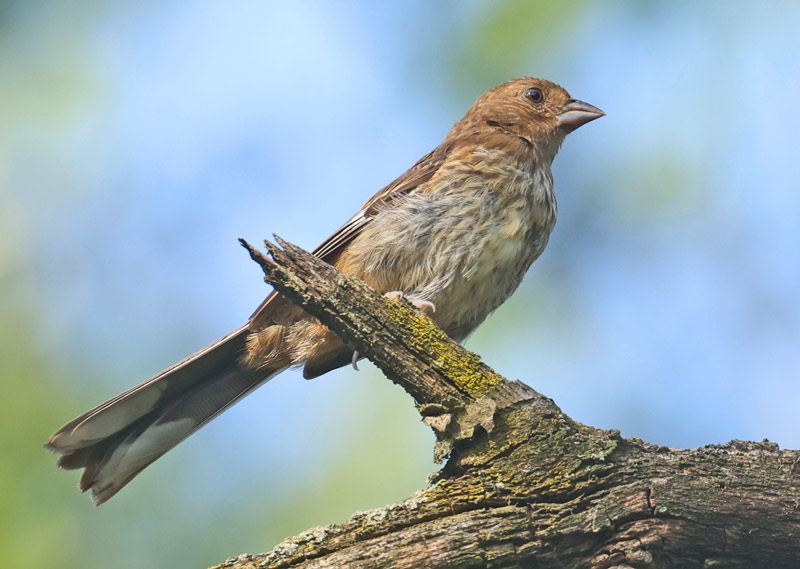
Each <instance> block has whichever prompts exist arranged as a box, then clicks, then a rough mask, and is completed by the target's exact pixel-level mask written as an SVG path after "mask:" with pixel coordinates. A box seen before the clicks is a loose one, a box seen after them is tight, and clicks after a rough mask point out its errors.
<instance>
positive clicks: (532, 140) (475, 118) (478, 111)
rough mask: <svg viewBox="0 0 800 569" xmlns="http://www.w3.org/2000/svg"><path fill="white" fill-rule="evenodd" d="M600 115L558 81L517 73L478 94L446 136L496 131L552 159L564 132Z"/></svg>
mask: <svg viewBox="0 0 800 569" xmlns="http://www.w3.org/2000/svg"><path fill="white" fill-rule="evenodd" d="M604 115H605V113H604V112H603V111H601V110H600V109H598V108H597V107H595V106H593V105H590V104H589V103H585V102H583V101H579V100H578V99H573V98H572V97H571V96H570V94H569V93H568V92H567V91H566V89H564V88H563V87H561V86H560V85H556V84H555V83H552V82H550V81H547V80H545V79H537V78H535V77H520V78H518V79H512V80H511V81H508V82H506V83H503V84H502V85H498V86H497V87H495V88H493V89H490V90H488V91H486V92H485V93H484V94H483V95H481V96H480V97H479V98H478V100H477V101H475V103H474V104H473V105H472V107H470V109H469V110H468V111H467V114H466V115H464V118H462V119H461V120H460V121H458V122H457V123H456V124H455V125H454V126H453V129H452V130H451V131H450V135H449V136H453V135H454V134H459V133H461V134H463V133H465V131H466V132H474V133H478V132H498V131H499V132H503V133H506V134H508V135H511V136H517V137H519V138H521V139H523V140H525V141H527V142H528V143H529V144H531V145H532V146H533V147H535V148H536V150H537V152H538V153H539V154H540V155H542V156H543V157H545V158H546V159H549V160H552V159H553V157H555V154H556V152H557V151H558V148H559V147H560V146H561V143H562V142H563V140H564V137H565V136H566V135H567V134H569V133H570V132H572V131H573V130H575V129H577V128H578V127H580V126H582V125H584V124H586V123H588V122H590V121H593V120H594V119H598V118H600V117H602V116H604Z"/></svg>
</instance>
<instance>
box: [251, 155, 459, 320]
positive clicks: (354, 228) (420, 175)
mask: <svg viewBox="0 0 800 569" xmlns="http://www.w3.org/2000/svg"><path fill="white" fill-rule="evenodd" d="M451 148H452V144H450V143H447V144H444V143H443V144H441V145H439V146H437V147H436V148H435V149H434V150H432V151H431V152H429V153H428V154H426V155H425V156H423V157H422V158H420V159H419V160H418V161H417V162H416V163H415V164H414V165H413V166H411V168H409V169H408V170H406V172H405V173H404V174H403V175H402V176H400V177H399V178H397V179H396V180H395V181H394V182H392V183H391V184H389V185H388V186H386V187H384V188H382V189H381V190H380V191H379V192H378V193H376V194H375V195H374V196H372V197H371V198H370V199H369V200H368V201H367V202H366V203H365V204H364V205H363V206H361V209H360V210H358V213H356V214H355V215H354V216H353V217H351V218H350V219H349V220H348V221H347V223H345V224H344V225H342V226H341V227H340V228H339V229H337V230H336V231H335V232H334V233H333V235H331V236H330V237H328V238H327V239H326V240H325V241H323V242H322V243H321V244H320V246H319V247H317V248H316V249H314V251H312V253H313V254H314V255H316V256H317V257H319V258H320V259H322V260H323V261H325V262H327V263H334V262H335V260H336V257H338V255H339V253H340V252H341V251H342V249H343V248H344V247H345V246H347V244H348V243H350V242H351V241H352V240H353V239H355V238H356V237H357V236H358V235H359V234H360V233H361V232H362V231H363V230H364V227H366V226H367V225H368V224H369V223H370V221H371V220H372V218H373V217H374V216H375V214H376V213H377V212H378V211H379V208H378V207H377V206H379V205H380V206H385V205H389V204H391V203H392V201H394V200H395V199H397V198H398V197H399V196H403V195H406V194H408V193H409V192H412V191H414V190H415V189H416V188H418V187H419V186H421V185H422V184H424V183H425V182H427V181H428V180H430V179H431V178H432V177H433V175H434V174H435V173H436V172H437V171H438V170H439V168H440V167H441V165H442V164H443V163H444V161H445V159H446V158H447V156H448V154H449V153H450V149H451ZM277 298H279V296H278V294H277V293H276V292H273V293H272V294H270V295H269V296H268V297H267V298H266V299H265V300H264V302H262V303H261V305H260V306H259V307H258V308H257V309H256V311H255V312H254V313H253V315H252V316H251V317H250V322H257V323H259V324H261V323H264V322H265V320H267V319H268V318H269V315H270V311H271V309H272V307H273V306H274V305H275V303H276V302H277V301H276V299H277Z"/></svg>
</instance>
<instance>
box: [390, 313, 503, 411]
mask: <svg viewBox="0 0 800 569" xmlns="http://www.w3.org/2000/svg"><path fill="white" fill-rule="evenodd" d="M389 317H390V318H391V319H392V321H393V322H394V323H395V324H398V325H399V326H401V327H403V328H404V329H406V330H407V331H408V333H409V334H408V340H409V343H410V344H411V345H412V346H414V347H416V348H418V349H419V350H420V351H425V352H428V353H429V354H431V355H432V356H433V362H432V366H433V367H434V368H435V369H436V370H437V371H438V372H439V373H441V374H442V375H444V376H445V377H447V378H449V379H450V380H451V381H452V382H453V383H454V384H455V385H456V387H458V388H459V389H460V390H461V391H463V392H464V393H466V394H467V395H470V396H471V397H480V396H481V395H485V394H487V393H488V392H489V391H491V390H492V389H494V388H495V387H497V386H498V385H500V383H501V382H502V381H503V377H502V376H501V375H500V374H498V373H495V372H494V371H492V370H491V368H489V367H488V366H485V365H483V363H482V362H481V359H480V357H479V356H478V355H477V354H474V353H472V352H469V351H467V350H465V349H464V348H462V347H461V346H459V345H457V344H455V343H453V341H452V340H451V339H450V338H448V337H447V335H446V334H445V333H444V332H442V331H441V330H440V329H439V328H437V327H436V325H435V324H434V323H433V321H431V319H430V318H428V317H426V316H424V315H423V314H421V313H419V312H416V311H414V310H411V309H409V308H406V307H403V308H402V309H399V310H397V309H396V310H391V311H390V312H389Z"/></svg>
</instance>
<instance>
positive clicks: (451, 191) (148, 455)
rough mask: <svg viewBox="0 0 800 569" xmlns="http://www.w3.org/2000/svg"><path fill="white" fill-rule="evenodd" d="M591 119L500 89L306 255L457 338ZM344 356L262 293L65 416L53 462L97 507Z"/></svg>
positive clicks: (332, 341) (471, 323) (578, 110)
mask: <svg viewBox="0 0 800 569" xmlns="http://www.w3.org/2000/svg"><path fill="white" fill-rule="evenodd" d="M602 115H603V112H602V111H600V110H599V109H597V108H595V107H593V106H591V105H589V104H587V103H583V102H581V101H577V100H574V99H571V98H570V96H569V94H568V93H567V92H566V91H565V90H564V89H563V88H561V87H559V86H558V85H556V84H554V83H551V82H549V81H545V80H542V79H534V78H529V77H525V78H520V79H514V80H512V81H509V82H507V83H503V84H502V85H499V86H497V87H495V88H494V89H491V90H489V91H487V92H486V93H484V94H483V95H482V96H481V97H480V98H479V99H478V100H477V101H476V102H475V103H474V104H473V105H472V107H471V108H470V109H469V111H468V112H467V114H466V115H465V116H464V117H463V118H462V119H461V120H459V121H458V122H456V123H455V125H454V126H453V128H452V129H451V130H450V132H449V133H448V135H447V137H446V138H445V139H444V141H443V142H442V143H441V144H440V145H439V146H438V147H437V148H436V149H434V150H433V151H432V152H430V153H429V154H427V155H426V156H424V157H423V158H422V159H420V160H419V161H418V162H417V163H416V164H414V165H413V166H412V167H411V168H410V169H409V170H408V171H407V172H406V173H405V174H403V175H402V176H400V177H399V178H398V179H397V180H395V181H394V182H392V183H391V184H389V185H388V186H386V187H385V188H383V189H382V190H381V191H379V192H378V193H377V194H375V196H374V197H372V198H371V199H370V200H369V201H367V203H365V204H364V206H363V207H362V208H361V209H360V210H359V211H358V213H356V215H354V216H353V217H352V218H351V219H350V220H349V221H348V222H347V223H345V225H343V226H342V227H341V228H340V229H339V230H338V231H336V233H334V234H333V235H332V236H331V237H330V238H329V239H327V240H326V241H325V242H324V243H322V245H320V246H319V247H318V248H317V249H316V250H315V251H314V253H315V254H316V255H317V256H319V257H320V258H322V259H323V260H325V261H327V262H328V263H331V264H332V265H334V266H336V267H338V268H339V269H341V270H342V271H344V272H345V273H348V274H351V275H354V276H357V277H359V278H361V279H363V280H364V281H366V282H367V283H368V284H370V285H371V286H372V287H374V288H375V289H376V290H378V291H379V292H383V293H392V292H394V291H401V292H402V293H403V294H405V295H406V296H407V297H408V298H409V299H411V300H412V302H414V303H415V304H417V305H419V306H421V307H422V306H424V307H426V308H427V309H428V312H431V313H432V317H433V319H434V320H435V321H436V323H437V324H438V325H439V326H440V327H441V328H442V329H443V330H444V331H445V332H446V333H447V334H449V335H450V336H451V337H452V338H453V339H455V340H457V341H463V340H464V339H465V338H466V337H467V336H468V335H469V334H470V333H471V332H472V331H473V330H474V329H475V328H476V327H477V326H478V325H479V324H480V323H481V322H483V320H484V319H485V318H486V317H487V316H488V315H489V314H490V313H491V312H492V311H493V310H495V309H496V308H497V307H498V306H499V305H500V304H502V303H503V302H504V301H505V300H506V299H507V298H508V297H509V296H510V295H511V294H512V293H513V292H514V290H515V289H516V288H517V286H518V285H519V283H520V281H521V280H522V277H523V276H524V274H525V272H526V271H527V269H528V267H529V266H530V264H531V263H532V262H533V261H534V260H535V259H536V258H537V257H538V256H539V255H540V254H541V253H542V251H543V250H544V248H545V246H546V245H547V241H548V239H549V236H550V232H551V230H552V229H553V225H554V224H555V221H556V200H555V195H554V193H553V178H552V175H551V173H550V165H551V163H552V161H553V159H554V158H555V155H556V153H557V152H558V149H559V147H560V146H561V143H562V141H563V140H564V137H565V136H566V135H567V134H568V133H569V132H571V131H573V130H575V129H576V128H578V127H579V126H581V125H583V124H585V123H587V122H589V121H591V120H594V119H596V118H598V117H600V116H602ZM434 309H435V310H434ZM351 360H354V353H353V349H352V348H351V347H348V346H345V345H344V344H343V343H342V342H341V340H339V338H338V337H336V336H335V335H334V334H333V333H331V332H330V331H329V330H328V329H327V328H326V327H325V326H323V325H321V324H320V323H319V322H318V321H316V320H315V319H313V318H311V317H310V316H308V315H307V314H305V313H304V312H303V311H302V310H300V309H299V308H297V307H295V306H294V305H292V304H291V303H289V302H288V301H287V300H286V299H285V298H283V297H282V296H280V295H278V294H276V293H273V294H271V295H270V296H269V297H267V299H266V300H265V301H264V302H263V303H262V304H261V306H260V307H259V308H258V310H256V312H255V313H254V314H253V315H252V316H251V317H250V319H249V321H248V322H247V323H246V324H245V325H243V326H242V327H241V328H238V329H237V330H234V331H233V332H231V333H230V334H228V335H227V336H225V337H223V338H221V339H220V340H218V341H217V342H215V343H213V344H211V345H210V346H208V347H206V348H204V349H203V350H201V351H199V352H197V353H196V354H193V355H192V356H189V357H188V358H186V359H185V360H182V361H181V362H179V363H177V364H175V365H174V366H172V367H170V368H168V369H167V370H165V371H163V372H161V373H160V374H158V375H156V376H155V377H153V378H151V379H150V380H148V381H146V382H144V383H142V384H140V385H138V386H136V387H134V388H132V389H131V390H129V391H127V392H125V393H123V394H121V395H118V396H117V397H115V398H114V399H111V400H110V401H108V402H106V403H104V404H102V405H100V406H99V407H97V408H95V409H93V410H91V411H89V412H88V413H85V414H84V415H81V416H80V417H78V418H76V419H74V420H73V421H70V422H69V423H67V424H66V425H65V426H64V427H62V428H61V429H60V430H59V431H57V432H56V433H55V434H54V435H53V436H52V437H51V438H50V440H49V441H48V442H47V444H46V447H47V448H48V449H50V450H52V451H54V452H56V453H59V454H60V455H61V456H60V458H59V460H58V465H59V466H61V467H62V468H68V469H73V468H83V469H84V471H83V474H82V475H81V478H80V482H79V487H80V488H81V490H84V491H85V490H88V489H91V490H92V498H93V499H94V501H95V503H97V504H100V503H102V502H104V501H106V500H108V499H109V498H110V497H111V496H113V495H114V494H115V493H116V492H118V491H119V490H120V489H121V488H122V487H123V486H124V485H125V484H127V483H128V482H129V481H130V480H131V479H132V478H133V477H134V476H136V474H138V473H139V472H140V471H141V470H142V469H144V468H145V467H146V466H147V465H148V464H150V463H151V462H152V461H154V460H155V459H157V458H158V457H159V456H161V455H162V454H164V453H165V452H166V451H167V450H169V449H170V448H172V447H173V446H175V445H176V444H178V443H179V442H180V441H182V440H183V439H184V438H186V437H187V436H188V435H190V434H191V433H192V432H194V431H195V430H197V429H198V428H199V427H200V426H202V425H203V424H204V423H206V422H207V421H209V420H210V419H212V418H213V417H214V416H216V415H217V414H218V413H220V412H221V411H223V410H225V409H226V408H227V407H229V406H230V405H232V404H233V403H235V402H236V401H238V400H239V399H240V398H241V397H243V396H244V395H246V394H247V393H249V392H250V391H252V390H253V389H255V388H256V387H258V386H259V385H261V384H262V383H263V382H265V381H267V380H268V379H270V378H271V377H273V376H274V375H276V374H277V373H279V372H281V371H283V370H284V369H286V368H287V367H289V366H292V365H296V366H302V367H303V373H304V376H305V377H307V378H312V377H316V376H318V375H321V374H323V373H325V372H327V371H330V370H332V369H335V368H337V367H341V366H342V365H346V364H348V363H349V362H350V361H351Z"/></svg>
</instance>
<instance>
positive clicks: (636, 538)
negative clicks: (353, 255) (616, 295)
mask: <svg viewBox="0 0 800 569" xmlns="http://www.w3.org/2000/svg"><path fill="white" fill-rule="evenodd" d="M276 241H277V242H278V243H279V245H280V247H279V246H276V245H274V244H271V243H269V242H267V243H266V247H267V250H268V252H269V254H270V256H271V257H272V258H271V259H270V258H268V257H266V256H264V255H262V254H261V253H259V252H258V251H257V250H255V249H254V248H252V247H251V246H250V245H248V244H247V243H245V242H244V241H242V244H243V245H244V246H245V247H246V248H247V249H248V251H249V252H250V255H251V257H252V258H253V259H254V260H255V261H256V262H258V263H259V264H260V265H261V267H262V269H263V270H264V274H265V275H266V276H265V280H266V281H267V282H269V283H270V284H272V285H273V286H275V288H276V289H277V290H278V291H279V292H280V293H282V294H284V295H285V296H286V297H288V298H289V299H291V300H292V301H293V302H295V303H296V304H298V305H299V306H301V307H303V308H304V309H305V310H306V311H307V312H309V313H310V314H312V315H313V316H315V317H317V318H319V320H320V321H321V322H322V323H323V324H325V325H327V326H328V327H330V328H331V329H332V330H333V331H334V332H336V333H337V334H338V335H339V336H340V337H341V338H342V339H343V340H344V341H345V342H346V343H348V344H349V345H352V346H354V347H355V348H356V349H357V350H358V351H359V352H360V353H361V354H362V355H365V356H367V357H368V358H370V359H371V360H372V361H373V362H374V363H375V364H376V365H378V367H380V368H381V369H382V370H383V372H384V373H385V374H386V375H387V377H389V379H391V380H392V381H394V382H395V383H397V384H399V385H400V386H402V387H403V389H405V390H406V391H407V392H408V393H409V394H410V395H411V396H412V397H413V398H414V399H415V401H416V402H417V403H418V409H419V411H420V413H421V415H422V417H423V421H425V423H426V424H428V425H430V426H431V427H432V428H433V429H434V431H435V432H436V435H437V439H438V442H437V445H436V449H435V455H436V457H437V458H439V459H443V458H445V457H446V458H447V463H446V465H445V466H444V468H442V470H440V471H439V472H438V473H437V474H436V475H435V477H434V480H432V484H431V486H429V487H428V488H426V489H424V490H421V491H419V492H417V493H416V494H415V495H413V496H411V497H410V498H409V499H407V500H405V501H403V502H400V503H397V504H393V505H390V506H386V507H384V508H380V509H377V510H372V511H369V512H362V513H357V514H355V515H354V516H353V517H352V518H351V519H350V520H349V521H347V522H345V523H343V524H339V525H333V526H328V527H325V528H315V529H313V530H309V531H307V532H304V533H302V534H300V535H298V536H296V537H294V538H290V539H288V540H286V541H285V542H283V543H281V544H279V545H278V546H276V547H275V549H273V551H272V552H270V553H266V554H261V555H255V556H253V555H242V556H239V557H237V558H232V559H229V560H228V561H226V562H224V563H223V564H222V565H220V566H219V567H220V568H239V569H243V568H254V567H259V568H275V569H277V568H288V567H293V568H294V567H303V568H311V567H348V568H356V569H358V568H362V567H363V568H367V567H369V568H374V567H397V568H405V567H408V568H411V567H414V568H416V567H447V568H451V567H452V568H456V567H458V568H462V567H476V568H477V567H509V568H512V567H532V566H536V567H569V568H583V567H586V568H592V569H605V568H609V569H610V568H617V569H621V568H639V567H642V568H644V567H647V568H653V567H658V568H661V567H676V568H677V567H687V568H691V567H697V568H708V567H718V568H722V567H736V568H738V567H741V568H753V567H771V568H776V567H786V568H794V567H796V566H797V560H798V559H800V475H799V474H798V472H800V453H798V452H797V451H785V450H784V451H781V450H779V449H778V446H777V445H776V444H773V443H770V442H768V441H764V442H762V443H748V442H741V441H733V442H731V443H728V444H726V445H713V446H707V447H703V448H699V449H693V450H681V449H673V448H666V447H660V446H655V445H651V444H648V443H646V442H644V441H641V440H638V439H623V438H622V437H620V435H619V432H618V431H606V430H600V429H594V428H592V427H587V426H585V425H582V424H580V423H578V422H576V421H573V420H572V419H570V418H569V417H567V416H566V415H565V414H563V413H562V412H561V410H560V409H559V408H558V407H557V406H556V405H555V404H554V403H553V402H552V401H551V400H550V399H548V398H546V397H544V396H542V395H540V394H538V393H537V392H535V391H534V390H533V389H531V388H530V387H528V386H527V385H525V384H523V383H521V382H517V381H509V380H507V379H505V378H503V377H501V376H500V375H498V374H497V373H496V372H494V371H493V370H492V369H491V368H489V367H488V366H486V365H485V364H483V363H482V362H481V361H480V358H478V356H476V355H475V354H473V353H471V352H468V351H466V350H464V349H463V348H462V347H461V346H459V345H458V344H456V343H455V342H453V341H452V340H450V339H449V338H448V337H447V336H446V335H445V334H444V333H442V332H441V331H440V330H439V329H438V328H436V326H435V325H434V324H433V322H432V321H431V320H430V319H429V318H427V317H426V316H424V315H422V314H421V313H420V312H418V311H416V310H415V309H414V308H413V307H412V306H411V305H410V304H409V303H407V302H405V301H401V302H398V301H392V300H387V299H386V298H384V297H383V296H381V295H379V294H378V293H376V292H375V291H374V290H372V289H371V288H370V287H368V286H367V285H365V284H364V283H363V282H361V281H359V280H358V279H354V278H352V277H349V276H346V275H344V274H342V273H341V272H339V271H338V270H337V269H335V268H333V267H331V266H329V265H327V264H325V263H323V262H322V261H320V260H319V259H317V258H315V257H313V256H312V255H310V254H309V253H306V252H305V251H303V250H302V249H299V248H297V247H295V246H293V245H291V244H289V243H286V242H284V241H282V240H280V239H279V238H277V237H276Z"/></svg>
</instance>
